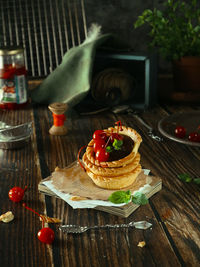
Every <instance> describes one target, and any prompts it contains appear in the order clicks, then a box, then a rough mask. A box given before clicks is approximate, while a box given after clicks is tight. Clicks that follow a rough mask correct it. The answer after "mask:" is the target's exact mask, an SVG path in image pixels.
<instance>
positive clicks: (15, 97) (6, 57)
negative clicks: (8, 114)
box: [0, 49, 28, 109]
mask: <svg viewBox="0 0 200 267" xmlns="http://www.w3.org/2000/svg"><path fill="white" fill-rule="evenodd" d="M27 87H28V85H27V70H26V67H25V63H24V50H23V49H0V108H1V109H18V108H20V107H24V106H25V105H26V104H27V100H28V95H27Z"/></svg>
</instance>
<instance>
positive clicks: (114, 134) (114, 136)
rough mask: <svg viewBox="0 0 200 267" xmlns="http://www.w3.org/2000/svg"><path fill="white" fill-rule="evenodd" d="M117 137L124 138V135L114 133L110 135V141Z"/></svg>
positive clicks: (118, 138)
mask: <svg viewBox="0 0 200 267" xmlns="http://www.w3.org/2000/svg"><path fill="white" fill-rule="evenodd" d="M115 139H117V140H122V139H123V137H122V136H121V135H120V134H118V133H112V134H111V136H110V142H111V143H113V142H114V140H115Z"/></svg>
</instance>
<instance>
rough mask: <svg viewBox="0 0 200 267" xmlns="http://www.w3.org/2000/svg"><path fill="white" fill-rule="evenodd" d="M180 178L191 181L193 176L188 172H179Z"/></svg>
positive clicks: (187, 181)
mask: <svg viewBox="0 0 200 267" xmlns="http://www.w3.org/2000/svg"><path fill="white" fill-rule="evenodd" d="M178 178H179V179H180V180H181V181H183V182H186V183H190V182H191V181H192V177H190V175H189V174H187V173H181V174H178Z"/></svg>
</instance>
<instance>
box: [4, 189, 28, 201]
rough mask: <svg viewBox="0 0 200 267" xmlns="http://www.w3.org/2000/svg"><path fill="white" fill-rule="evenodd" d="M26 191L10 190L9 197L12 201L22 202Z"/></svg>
mask: <svg viewBox="0 0 200 267" xmlns="http://www.w3.org/2000/svg"><path fill="white" fill-rule="evenodd" d="M24 192H25V189H22V188H21V187H18V186H16V187H13V188H11V189H10V190H9V192H8V196H9V198H10V200H12V201H13V202H20V201H21V200H22V199H23V197H24Z"/></svg>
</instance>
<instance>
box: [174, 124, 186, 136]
mask: <svg viewBox="0 0 200 267" xmlns="http://www.w3.org/2000/svg"><path fill="white" fill-rule="evenodd" d="M175 135H176V137H178V138H184V137H185V135H186V130H185V127H183V126H177V127H176V128H175Z"/></svg>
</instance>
